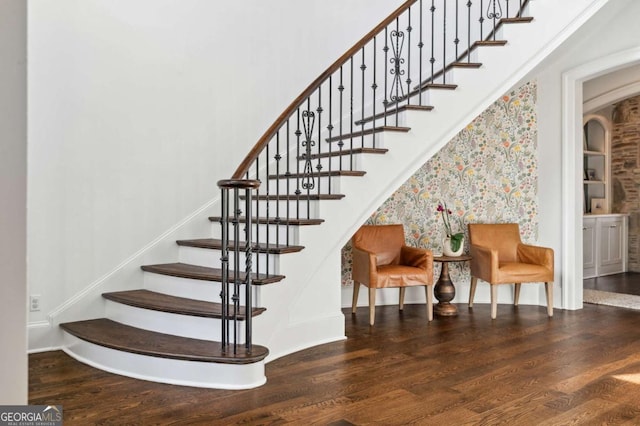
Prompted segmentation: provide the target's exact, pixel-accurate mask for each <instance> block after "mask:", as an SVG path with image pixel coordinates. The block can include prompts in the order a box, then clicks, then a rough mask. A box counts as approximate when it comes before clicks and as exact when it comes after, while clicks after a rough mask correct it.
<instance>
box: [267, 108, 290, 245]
mask: <svg viewBox="0 0 640 426" xmlns="http://www.w3.org/2000/svg"><path fill="white" fill-rule="evenodd" d="M290 158H291V128H290V125H289V119H287V174H286V175H287V192H286V193H285V198H287V204H286V205H287V208H286V212H287V224H286V226H285V231H286V235H287V236H286V244H287V245H289V244H290V241H289V231H290V228H289V226H290V221H291V203H290V202H289V200H288V198H289V196H290V194H291V171H290V168H289V159H290ZM297 163H298V161H297V160H296V164H297ZM279 224H280V222H278V226H280V225H279ZM267 226H269V225H268V224H267Z"/></svg>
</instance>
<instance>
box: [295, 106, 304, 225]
mask: <svg viewBox="0 0 640 426" xmlns="http://www.w3.org/2000/svg"><path fill="white" fill-rule="evenodd" d="M296 116H297V119H298V124H297V128H296V132H295V135H296V159H297V161H296V191H295V194H296V219H300V194H302V191H301V190H300V160H301V159H302V156H301V155H300V135H301V134H302V132H301V131H300V107H298V109H297V110H296ZM305 161H306V159H305Z"/></svg>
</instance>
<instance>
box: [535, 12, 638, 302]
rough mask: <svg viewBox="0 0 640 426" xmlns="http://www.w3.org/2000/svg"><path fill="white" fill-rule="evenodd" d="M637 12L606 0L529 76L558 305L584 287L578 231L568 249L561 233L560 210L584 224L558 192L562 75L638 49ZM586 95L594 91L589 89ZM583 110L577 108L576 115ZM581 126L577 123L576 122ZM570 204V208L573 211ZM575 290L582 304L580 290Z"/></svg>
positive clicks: (562, 161)
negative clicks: (532, 83)
mask: <svg viewBox="0 0 640 426" xmlns="http://www.w3.org/2000/svg"><path fill="white" fill-rule="evenodd" d="M638 16H640V2H637V1H632V0H616V1H610V2H608V3H607V4H606V5H605V6H604V7H603V9H602V10H601V11H600V12H599V13H598V14H597V15H595V16H594V17H593V18H592V19H591V20H589V21H588V22H587V23H586V24H585V25H584V26H583V27H582V28H580V29H579V30H578V31H577V32H576V33H575V34H573V35H572V36H571V37H570V38H569V39H568V40H567V41H566V42H565V43H564V44H563V45H562V46H561V48H560V49H558V50H557V51H556V52H554V53H553V54H552V55H551V56H550V57H549V58H548V59H547V60H545V61H544V62H543V63H542V64H541V65H540V66H539V67H538V68H537V69H536V70H535V71H534V72H533V73H531V75H530V76H529V78H536V79H537V81H538V143H539V161H540V162H539V171H540V178H539V201H540V240H541V241H544V242H545V243H548V244H549V245H551V246H552V247H554V248H556V268H557V270H558V273H557V275H556V289H558V286H559V284H560V283H559V282H558V280H559V279H560V280H561V282H562V293H560V292H556V295H557V297H558V298H559V299H560V300H558V302H559V303H562V298H565V299H566V295H567V292H571V291H573V290H575V289H574V288H572V287H576V286H577V287H580V288H581V286H582V281H581V278H582V275H581V273H580V275H579V276H576V274H575V273H574V271H576V270H577V271H581V268H582V263H581V262H582V248H581V243H582V240H581V234H579V235H577V236H576V238H575V239H574V240H573V241H567V242H566V243H567V247H565V248H563V247H562V246H563V233H565V232H566V231H567V229H563V214H564V213H567V215H568V216H570V217H571V218H572V221H571V220H566V219H565V225H566V226H565V228H566V227H568V226H569V227H570V226H574V224H577V227H579V228H581V224H582V215H581V212H582V207H581V206H580V205H578V206H573V205H572V203H571V200H570V199H569V201H568V202H567V203H566V204H567V205H566V206H565V207H564V208H563V204H565V201H567V194H564V195H563V190H562V188H563V184H564V183H566V182H563V169H565V168H566V167H567V164H568V162H569V161H570V160H571V158H567V156H566V155H563V150H562V147H563V144H565V143H567V141H566V140H564V139H563V134H564V130H566V129H564V128H563V126H564V125H563V122H562V117H563V114H566V111H563V103H562V77H563V74H564V73H566V72H569V71H571V70H572V69H575V68H578V67H581V66H583V65H584V64H588V63H590V62H592V61H596V60H598V59H599V58H602V57H605V56H607V55H610V54H613V53H616V52H621V51H625V50H627V49H632V48H637V47H639V46H640V33H639V32H638V31H637V22H636V21H637V17H638ZM611 71H615V70H611ZM593 77H597V76H595V75H594V76H593ZM580 96H582V92H581V90H580ZM589 96H597V94H595V93H590V95H589ZM577 102H578V104H580V105H581V104H582V99H578V100H577ZM581 114H582V112H581V111H580V112H579V114H578V115H579V116H581ZM580 125H581V123H579V124H578V126H580ZM579 148H581V143H580V144H579ZM580 167H581V166H580ZM578 171H579V170H578ZM580 176H581V172H580V174H579V175H576V176H575V179H576V182H575V185H574V183H572V182H568V185H569V186H574V187H575V188H578V189H579V188H580V185H579V184H578V183H577V182H578V180H579V179H581V177H580ZM567 179H569V178H567ZM574 199H575V198H574ZM578 199H580V198H579V197H578ZM571 207H573V208H574V210H573V211H571ZM565 210H569V211H565ZM570 251H573V255H574V257H575V259H573V260H570V262H569V263H568V264H566V265H563V261H564V260H565V259H571V253H569V252H570ZM579 293H580V302H581V294H582V292H581V290H580V292H579ZM565 307H566V306H565ZM577 307H579V306H577Z"/></svg>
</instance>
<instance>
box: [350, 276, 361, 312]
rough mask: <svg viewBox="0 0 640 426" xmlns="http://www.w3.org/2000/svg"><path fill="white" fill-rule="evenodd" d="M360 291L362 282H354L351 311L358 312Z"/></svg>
mask: <svg viewBox="0 0 640 426" xmlns="http://www.w3.org/2000/svg"><path fill="white" fill-rule="evenodd" d="M359 292H360V283H357V282H355V281H354V282H353V301H352V302H351V313H352V314H355V313H356V308H357V307H358V293H359Z"/></svg>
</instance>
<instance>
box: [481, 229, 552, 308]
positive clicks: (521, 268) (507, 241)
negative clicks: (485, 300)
mask: <svg viewBox="0 0 640 426" xmlns="http://www.w3.org/2000/svg"><path fill="white" fill-rule="evenodd" d="M469 251H470V253H469V254H471V256H472V259H471V289H470V291H469V307H470V308H471V307H473V297H474V294H475V292H476V284H477V282H478V278H480V279H481V280H483V281H486V282H488V283H489V284H491V318H493V319H495V318H496V313H497V296H498V294H497V293H498V292H497V290H498V285H499V284H511V283H514V284H515V291H514V305H516V306H517V305H518V299H519V297H520V285H521V284H522V283H531V282H544V285H545V292H546V295H547V313H548V314H549V316H550V317H551V316H553V250H552V249H550V248H546V247H539V246H532V245H527V244H523V243H522V241H521V240H520V228H519V226H518V224H517V223H500V224H484V223H483V224H481V223H470V224H469Z"/></svg>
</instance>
